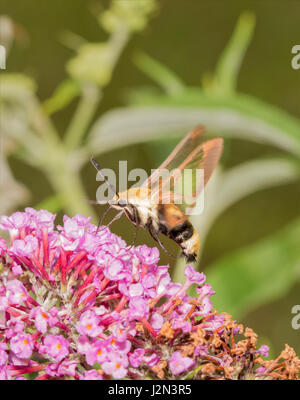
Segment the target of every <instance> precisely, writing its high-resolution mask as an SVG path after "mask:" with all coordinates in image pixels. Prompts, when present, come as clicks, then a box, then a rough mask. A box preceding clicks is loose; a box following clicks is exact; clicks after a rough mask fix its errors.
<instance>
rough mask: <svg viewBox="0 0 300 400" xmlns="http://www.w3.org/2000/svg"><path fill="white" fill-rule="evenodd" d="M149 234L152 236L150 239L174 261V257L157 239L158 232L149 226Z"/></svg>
mask: <svg viewBox="0 0 300 400" xmlns="http://www.w3.org/2000/svg"><path fill="white" fill-rule="evenodd" d="M148 230H149V233H150V235H151V236H152V238H153V239H154V240H155V241H156V242H157V243H158V244H159V245H160V247H161V248H162V249H163V251H164V252H165V253H166V254H167V255H168V256H169V257H171V258H174V259H176V257H175V256H174V255H173V254H171V253H170V252H169V251H168V250H167V249H166V248H165V246H164V245H163V244H162V242H161V241H160V239H159V237H158V232H156V230H155V229H154V228H153V226H152V225H151V226H149V227H148Z"/></svg>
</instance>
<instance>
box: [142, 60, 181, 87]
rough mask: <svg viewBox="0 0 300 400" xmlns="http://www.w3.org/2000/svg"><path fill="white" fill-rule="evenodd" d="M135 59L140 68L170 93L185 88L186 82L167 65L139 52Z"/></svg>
mask: <svg viewBox="0 0 300 400" xmlns="http://www.w3.org/2000/svg"><path fill="white" fill-rule="evenodd" d="M134 61H135V64H136V65H137V66H138V67H139V69H140V70H142V71H143V72H144V73H145V74H146V75H148V76H149V77H150V78H152V79H153V80H154V81H155V82H156V83H157V84H158V85H159V86H161V87H162V88H163V89H164V91H165V92H166V93H168V94H169V95H173V94H175V93H179V92H181V91H182V90H183V88H184V84H183V83H182V82H181V80H180V79H179V78H178V77H177V76H175V74H174V73H173V72H172V71H170V70H169V69H168V68H167V67H165V66H164V65H162V64H161V63H159V62H158V61H156V60H154V59H153V58H152V57H150V56H148V55H147V54H144V53H139V54H137V55H136V56H135V58H134Z"/></svg>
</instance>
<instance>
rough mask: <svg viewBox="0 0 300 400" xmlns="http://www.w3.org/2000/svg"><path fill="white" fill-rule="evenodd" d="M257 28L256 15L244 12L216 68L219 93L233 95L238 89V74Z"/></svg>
mask: <svg viewBox="0 0 300 400" xmlns="http://www.w3.org/2000/svg"><path fill="white" fill-rule="evenodd" d="M254 27H255V15H254V14H253V13H250V12H244V13H243V14H241V16H240V17H239V20H238V23H237V25H236V28H235V30H234V32H233V35H232V37H231V39H230V40H229V42H228V44H227V46H226V48H225V49H224V51H223V53H222V55H221V57H220V59H219V61H218V64H217V68H216V73H215V81H216V84H217V89H218V91H219V92H223V93H231V92H233V91H234V89H235V88H236V82H237V77H238V73H239V70H240V67H241V64H242V61H243V58H244V55H245V53H246V51H247V48H248V46H249V43H250V42H251V39H252V36H253V32H254Z"/></svg>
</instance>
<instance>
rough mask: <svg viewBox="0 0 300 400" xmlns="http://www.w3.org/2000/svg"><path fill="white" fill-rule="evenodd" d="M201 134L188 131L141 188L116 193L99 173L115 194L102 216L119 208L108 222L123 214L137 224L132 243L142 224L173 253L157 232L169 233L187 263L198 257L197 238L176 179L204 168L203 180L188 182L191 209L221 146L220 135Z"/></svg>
mask: <svg viewBox="0 0 300 400" xmlns="http://www.w3.org/2000/svg"><path fill="white" fill-rule="evenodd" d="M203 133H204V128H203V127H197V128H196V129H194V130H193V131H191V132H190V133H188V134H187V135H186V136H185V137H184V138H183V139H182V140H181V141H180V142H179V144H178V145H177V146H176V147H175V149H174V150H173V151H172V153H171V154H170V155H169V157H168V158H167V159H166V160H165V161H164V162H163V163H162V164H161V166H160V167H159V168H158V169H156V170H155V171H154V172H153V173H152V175H151V176H150V177H149V178H148V179H147V180H146V181H145V182H144V183H143V184H142V185H141V186H140V187H133V188H130V189H128V190H126V191H124V192H121V193H117V192H116V191H115V188H113V187H112V186H111V185H110V184H109V182H108V181H107V180H106V178H105V177H104V176H103V174H102V176H103V178H104V179H105V180H106V182H107V184H108V185H109V186H110V187H111V189H112V190H114V193H115V195H114V197H113V198H112V200H110V201H108V203H109V205H110V207H109V208H108V209H107V210H106V212H105V213H104V215H105V214H106V213H107V212H108V211H109V209H110V208H111V207H113V208H115V209H117V210H119V213H118V214H117V215H116V217H115V218H114V219H113V220H112V221H111V222H113V221H115V220H116V219H118V218H120V217H121V216H122V215H123V214H125V215H126V217H127V218H128V219H129V220H130V221H131V222H132V223H133V225H135V227H136V230H135V238H134V242H135V239H136V234H137V229H138V228H139V227H142V228H144V229H147V230H148V232H149V233H150V235H151V236H152V238H153V239H154V240H155V241H156V242H157V243H158V244H159V245H160V247H161V248H162V249H163V250H164V251H165V252H166V253H167V254H169V255H170V256H172V255H171V254H170V253H169V252H168V250H167V249H166V248H165V247H164V246H163V244H162V243H161V241H160V238H159V234H160V233H162V234H164V235H166V236H168V237H169V238H170V239H172V240H174V241H175V242H176V243H177V244H178V245H179V246H180V247H181V251H182V255H183V256H185V257H186V259H187V261H189V262H190V261H195V260H196V258H197V254H198V251H199V247H200V239H199V235H198V233H197V231H196V230H195V229H194V227H193V225H192V224H191V222H190V221H189V219H188V218H189V215H187V213H186V210H187V204H186V202H185V200H186V199H185V198H184V197H183V194H182V193H181V192H180V191H179V190H178V189H177V187H178V182H179V180H180V179H181V178H182V173H183V171H184V170H186V169H189V170H192V171H193V172H194V171H196V170H197V169H198V170H203V171H204V178H203V179H201V180H199V181H197V180H196V182H194V181H191V185H192V186H191V196H190V197H189V202H188V209H189V210H191V209H193V207H194V206H195V204H196V201H197V198H198V196H199V195H200V193H201V192H202V190H203V189H204V186H205V184H206V183H207V182H208V180H209V178H210V176H211V174H212V173H213V171H214V169H215V167H216V165H217V163H218V161H219V159H220V157H221V154H222V149H223V139H222V138H214V139H210V140H207V141H204V139H203ZM91 161H92V163H93V165H94V167H95V168H96V169H97V171H98V172H100V173H101V168H100V166H99V164H98V163H97V162H96V161H95V160H94V159H91ZM166 170H167V171H170V174H167V175H166V177H164V174H162V172H163V171H166ZM104 215H103V217H104Z"/></svg>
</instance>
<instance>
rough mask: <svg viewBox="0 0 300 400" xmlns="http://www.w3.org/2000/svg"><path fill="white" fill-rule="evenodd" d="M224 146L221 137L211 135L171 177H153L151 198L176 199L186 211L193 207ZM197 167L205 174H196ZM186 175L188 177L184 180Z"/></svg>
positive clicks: (157, 201) (154, 199)
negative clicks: (162, 178) (159, 178)
mask: <svg viewBox="0 0 300 400" xmlns="http://www.w3.org/2000/svg"><path fill="white" fill-rule="evenodd" d="M183 150H184V149H183ZM222 150H223V139H222V138H215V139H211V140H208V141H206V142H204V143H201V144H199V145H198V146H196V147H195V148H194V149H193V150H192V151H191V152H190V153H189V154H188V155H187V156H186V157H185V159H184V160H183V161H182V162H181V164H180V165H176V166H175V169H174V170H173V172H172V173H171V174H170V176H169V177H168V178H166V179H165V180H160V182H159V183H156V181H154V189H152V190H151V201H152V202H153V203H156V204H157V203H164V204H166V203H168V201H170V202H174V203H175V204H176V205H177V206H178V207H179V208H180V209H181V210H182V211H183V213H185V212H186V210H187V208H189V209H192V208H193V207H194V206H195V203H196V200H197V197H198V196H199V195H200V193H201V191H202V190H203V188H204V186H205V184H206V183H207V182H208V180H209V178H210V176H211V174H212V173H213V171H214V169H215V168H216V165H217V164H218V161H219V159H220V157H221V154H222ZM176 158H177V157H176ZM178 158H179V157H178ZM172 164H173V161H172ZM169 165H170V164H169ZM184 170H190V175H186V174H185V173H184V174H183V171H184ZM197 170H202V171H203V175H201V174H200V175H197ZM185 179H187V180H188V181H187V182H184V180H185ZM187 188H188V190H187Z"/></svg>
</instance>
